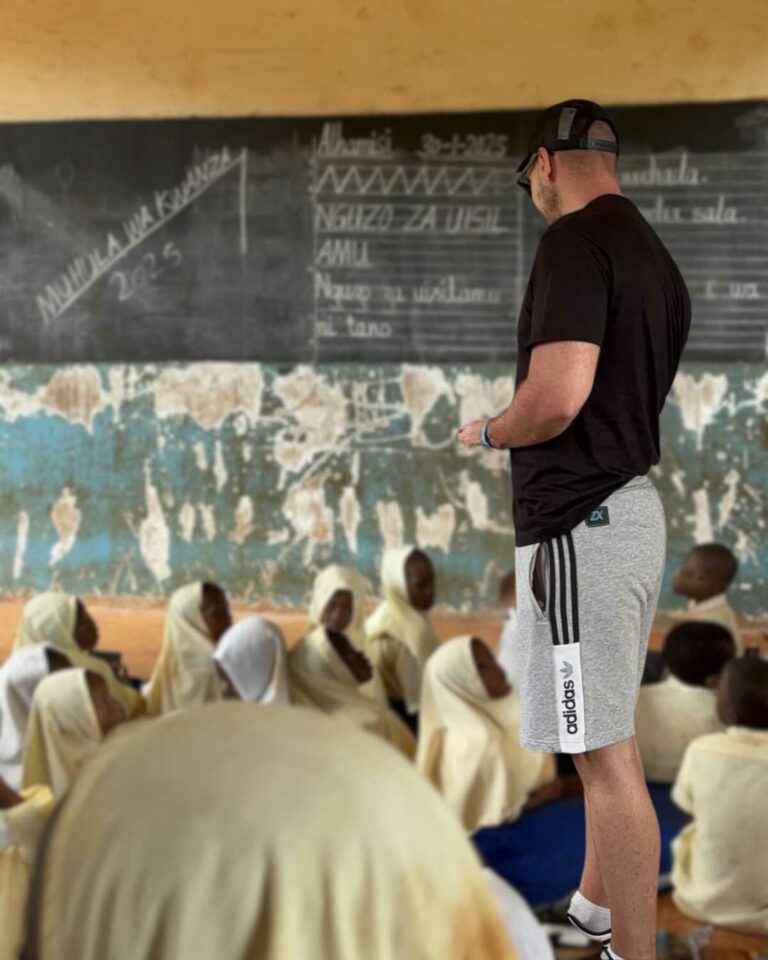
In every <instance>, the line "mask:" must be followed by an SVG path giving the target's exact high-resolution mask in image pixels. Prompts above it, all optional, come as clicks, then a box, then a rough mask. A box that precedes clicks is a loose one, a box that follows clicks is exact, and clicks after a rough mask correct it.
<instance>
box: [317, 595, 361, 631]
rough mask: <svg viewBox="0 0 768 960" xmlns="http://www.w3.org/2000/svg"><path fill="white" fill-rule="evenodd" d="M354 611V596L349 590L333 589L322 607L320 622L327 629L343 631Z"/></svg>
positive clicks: (350, 621) (350, 620)
mask: <svg viewBox="0 0 768 960" xmlns="http://www.w3.org/2000/svg"><path fill="white" fill-rule="evenodd" d="M354 613H355V598H354V596H353V595H352V591H351V590H335V591H334V593H333V595H332V596H331V598H330V600H329V601H328V603H326V605H325V606H324V607H323V612H322V614H321V615H320V622H321V623H322V625H323V626H324V627H327V628H328V630H332V631H334V632H335V633H344V631H345V630H346V629H347V627H348V626H349V625H350V623H352V617H353V616H354Z"/></svg>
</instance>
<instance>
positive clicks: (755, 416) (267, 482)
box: [0, 364, 768, 614]
mask: <svg viewBox="0 0 768 960" xmlns="http://www.w3.org/2000/svg"><path fill="white" fill-rule="evenodd" d="M511 392H512V379H511V375H510V370H509V369H508V368H507V367H503V366H476V367H472V366H408V365H402V366H398V365H389V366H387V365H382V366H367V367H360V366H326V367H315V368H312V367H308V366H302V367H296V368H293V369H284V368H280V369H278V368H275V367H272V366H266V365H260V364H193V365H189V366H177V365H161V366H107V367H94V366H80V367H65V368H55V367H45V366H36V367H15V368H11V369H9V370H4V371H0V410H2V411H3V417H2V420H0V458H1V459H2V462H3V470H2V472H0V504H2V511H0V583H2V584H3V587H4V588H5V589H6V590H17V591H30V590H39V589H43V588H45V587H47V586H48V585H50V584H51V583H54V584H56V585H57V586H59V587H62V588H63V589H65V590H68V591H71V592H73V593H105V594H139V595H142V596H158V595H164V594H166V593H167V592H169V591H170V590H171V589H172V588H174V587H176V586H179V585H181V584H182V583H184V582H185V581H187V580H190V579H195V578H198V577H216V578H218V579H220V580H221V581H222V582H224V583H226V585H227V587H228V588H229V589H230V590H231V591H232V593H233V594H234V596H235V597H236V598H237V599H239V600H241V601H245V602H248V603H255V602H259V601H261V602H268V603H274V604H278V605H295V604H301V603H303V602H304V600H305V599H306V593H307V590H308V589H309V587H310V585H311V576H312V573H313V572H314V571H315V570H316V569H317V568H319V567H320V566H322V565H323V564H325V563H327V562H330V561H332V560H341V561H344V562H353V563H356V564H357V565H358V566H359V567H360V568H361V569H362V570H363V572H364V573H366V574H367V575H368V576H369V577H371V578H372V579H373V580H374V581H375V580H376V571H377V568H378V562H379V558H380V555H381V551H382V549H383V548H384V547H385V546H398V545H400V544H402V543H404V542H413V543H416V544H418V545H419V546H420V547H423V548H424V549H426V550H428V551H429V552H430V553H431V554H432V555H433V556H434V558H435V561H436V565H437V567H438V570H439V572H440V579H441V583H440V586H441V599H442V600H443V602H444V603H446V604H447V605H448V606H451V607H454V608H471V607H472V606H476V605H478V604H481V605H482V604H486V603H493V601H494V596H495V587H496V582H497V576H498V574H499V573H500V572H502V571H504V570H506V569H508V568H509V567H510V566H511V565H512V564H513V559H514V537H513V532H512V526H511V516H510V513H511V511H510V487H509V477H508V472H509V467H508V461H507V457H506V456H505V455H504V454H503V453H497V452H487V451H472V452H469V451H466V450H464V449H461V448H458V447H457V446H456V443H455V432H456V429H457V428H458V426H459V425H460V424H461V423H463V422H466V421H467V420H470V419H473V418H475V417H480V416H483V415H486V414H488V413H489V412H490V411H492V410H496V409H498V408H500V407H501V406H503V405H504V404H506V403H507V402H508V400H509V398H510V397H511ZM767 410H768V373H766V372H765V370H764V368H763V367H761V366H760V365H757V364H755V365H749V364H722V365H719V366H717V367H715V368H712V369H706V370H705V369H702V368H700V367H698V366H694V365H688V366H687V367H686V368H685V369H684V370H683V371H681V373H680V374H679V376H678V378H677V381H676V383H675V389H674V392H673V395H672V397H671V399H670V402H669V403H668V406H667V409H666V411H665V414H664V426H663V446H664V454H663V459H662V462H661V464H660V466H659V468H658V469H656V470H654V472H653V476H654V479H655V480H656V482H657V484H658V487H659V490H660V492H661V494H662V497H663V500H664V502H665V505H666V508H667V514H668V531H669V551H668V577H667V580H669V576H670V575H671V571H672V570H673V569H674V567H675V565H676V564H678V563H679V562H680V560H681V559H682V557H683V556H684V555H685V553H686V551H687V550H688V548H689V546H690V545H691V543H693V542H694V541H698V542H702V541H709V540H712V539H713V538H715V537H716V538H717V539H720V540H723V541H725V542H726V543H729V544H730V545H731V546H733V548H734V549H735V550H736V552H737V553H738V555H739V557H740V559H741V560H742V561H743V564H744V566H743V572H742V577H741V578H740V582H739V585H738V587H737V594H736V598H737V600H738V605H739V606H740V608H741V609H743V610H744V611H745V612H748V613H751V614H764V613H766V610H767V607H766V602H765V598H766V589H765V588H766V571H767V570H768V549H767V548H766V538H765V477H766V476H767V475H768V451H767V450H766V445H765V436H764V435H763V434H762V433H761V431H763V429H764V424H765V413H766V411H767ZM627 549H628V550H631V549H632V545H631V544H627ZM673 602H674V600H673V598H672V597H671V596H670V594H669V593H668V592H667V593H665V596H664V598H663V601H662V604H663V605H670V604H671V603H673Z"/></svg>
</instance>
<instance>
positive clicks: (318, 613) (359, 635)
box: [305, 563, 389, 706]
mask: <svg viewBox="0 0 768 960" xmlns="http://www.w3.org/2000/svg"><path fill="white" fill-rule="evenodd" d="M368 587H369V584H368V581H367V580H366V579H365V578H364V577H362V576H361V575H360V574H359V573H358V572H357V570H355V569H353V568H352V567H342V566H340V565H339V564H336V563H334V564H332V565H331V566H329V567H326V568H325V570H322V571H321V572H320V573H319V574H318V575H317V576H316V577H315V583H314V587H313V590H312V599H311V601H310V604H309V623H308V624H307V636H306V638H305V639H306V640H308V641H309V644H308V645H307V648H306V650H305V654H306V655H307V657H308V658H309V659H308V661H307V666H309V667H310V669H311V672H313V673H320V674H327V673H328V672H329V671H330V672H331V673H333V674H334V675H335V676H336V678H337V679H339V680H341V681H342V682H343V683H347V684H349V683H350V682H351V679H352V678H351V677H350V675H349V670H348V669H347V667H346V666H345V664H343V663H342V662H341V660H340V659H339V657H338V656H337V654H336V653H335V651H334V650H333V649H332V648H330V647H329V644H328V641H327V637H326V633H325V627H323V625H322V618H323V611H324V610H325V608H326V607H327V606H328V603H329V601H330V600H331V598H332V597H333V595H334V594H335V593H336V592H337V591H338V590H348V591H349V592H350V593H351V594H352V621H351V623H350V624H349V626H348V627H347V628H346V629H345V631H344V635H345V636H346V638H347V639H348V640H349V642H350V643H351V644H352V646H353V647H357V649H358V650H361V651H365V652H367V649H368V642H367V639H366V636H365V598H366V595H367V594H368ZM315 655H317V658H318V661H319V662H316V663H312V662H311V661H312V660H313V658H315ZM356 686H357V692H358V693H364V694H365V695H366V696H369V697H373V699H374V700H378V702H379V703H381V704H384V705H385V706H389V703H388V700H387V691H386V688H385V686H384V682H383V680H382V679H381V676H380V675H379V672H378V670H377V669H376V667H375V666H374V667H373V677H372V678H371V680H369V681H368V683H362V684H359V685H356Z"/></svg>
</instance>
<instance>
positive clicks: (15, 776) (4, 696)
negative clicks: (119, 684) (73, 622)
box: [0, 644, 71, 790]
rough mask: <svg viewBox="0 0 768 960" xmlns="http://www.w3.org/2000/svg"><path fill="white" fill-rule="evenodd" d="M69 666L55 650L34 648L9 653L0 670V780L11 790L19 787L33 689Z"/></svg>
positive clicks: (40, 647) (24, 648)
mask: <svg viewBox="0 0 768 960" xmlns="http://www.w3.org/2000/svg"><path fill="white" fill-rule="evenodd" d="M70 666H71V664H70V662H69V660H68V659H67V658H66V656H65V655H64V654H63V653H61V652H60V651H58V650H56V649H55V647H49V646H45V645H43V644H37V645H35V646H31V647H23V648H22V649H21V650H17V651H16V653H12V654H11V655H10V657H9V658H8V659H7V660H6V661H5V663H4V664H3V666H2V667H0V777H2V779H3V780H4V781H5V783H6V784H7V785H8V786H9V787H10V788H12V789H13V790H18V789H19V787H20V786H21V762H22V757H23V755H24V739H25V737H26V735H27V722H28V720H29V711H30V709H31V706H32V697H33V695H34V692H35V690H36V688H37V685H38V684H39V683H40V681H41V680H42V679H43V678H44V677H47V676H48V674H49V673H54V672H55V671H57V670H64V669H66V668H67V667H70Z"/></svg>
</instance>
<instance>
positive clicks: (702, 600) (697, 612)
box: [672, 543, 743, 655]
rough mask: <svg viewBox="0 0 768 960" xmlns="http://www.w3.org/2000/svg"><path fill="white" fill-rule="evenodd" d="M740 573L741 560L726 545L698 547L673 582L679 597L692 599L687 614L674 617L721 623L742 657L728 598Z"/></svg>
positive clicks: (736, 625) (734, 619) (686, 610)
mask: <svg viewBox="0 0 768 960" xmlns="http://www.w3.org/2000/svg"><path fill="white" fill-rule="evenodd" d="M738 569H739V563H738V560H737V559H736V557H735V556H734V555H733V554H732V553H731V551H730V550H729V549H728V547H725V546H723V544H721V543H706V544H702V545H701V546H698V547H694V548H693V550H691V552H690V553H689V554H688V556H687V557H686V558H685V562H684V563H683V565H682V567H680V569H679V570H678V571H677V573H676V574H675V577H674V580H673V581H672V588H673V590H674V591H675V593H677V594H680V595H681V596H683V597H688V606H687V608H686V609H685V610H678V611H673V612H672V616H673V617H674V618H675V619H677V620H707V621H709V622H710V623H719V624H720V625H721V626H723V627H725V629H726V630H730V632H731V635H732V636H733V639H734V640H735V641H736V652H737V653H738V654H739V655H741V653H742V652H743V650H742V643H741V634H740V631H739V621H738V619H737V617H736V614H735V612H734V610H733V608H732V607H731V605H730V603H729V602H728V596H727V590H728V587H729V586H730V585H731V583H732V582H733V580H734V578H735V576H736V573H737V571H738Z"/></svg>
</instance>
